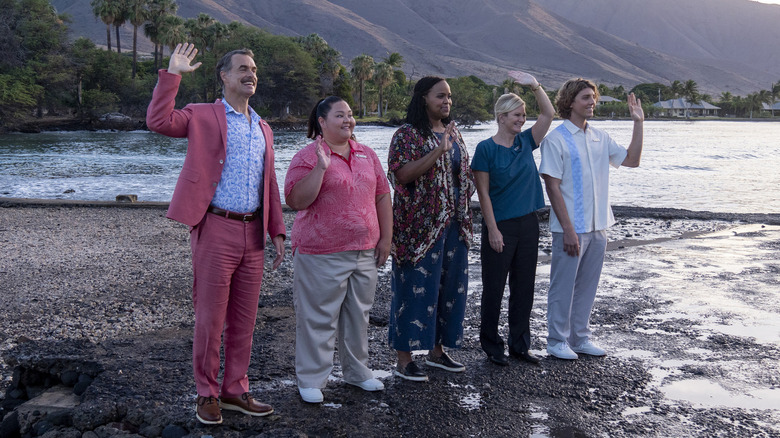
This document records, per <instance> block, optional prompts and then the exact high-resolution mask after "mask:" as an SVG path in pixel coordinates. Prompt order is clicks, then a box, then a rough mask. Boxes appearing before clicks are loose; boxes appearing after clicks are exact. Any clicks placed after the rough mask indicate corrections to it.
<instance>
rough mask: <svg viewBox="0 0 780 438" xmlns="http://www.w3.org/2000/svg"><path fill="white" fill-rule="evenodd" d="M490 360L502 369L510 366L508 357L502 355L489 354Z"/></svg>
mask: <svg viewBox="0 0 780 438" xmlns="http://www.w3.org/2000/svg"><path fill="white" fill-rule="evenodd" d="M488 360H490V361H491V362H493V363H494V364H496V365H501V366H502V367H505V366H507V365H509V359H507V358H506V356H505V355H504V354H503V353H501V354H488Z"/></svg>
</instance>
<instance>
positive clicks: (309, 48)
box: [297, 33, 341, 96]
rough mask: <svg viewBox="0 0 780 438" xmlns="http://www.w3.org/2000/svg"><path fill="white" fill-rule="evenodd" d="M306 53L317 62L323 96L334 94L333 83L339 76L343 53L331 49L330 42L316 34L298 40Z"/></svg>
mask: <svg viewBox="0 0 780 438" xmlns="http://www.w3.org/2000/svg"><path fill="white" fill-rule="evenodd" d="M297 41H298V44H300V45H301V46H302V47H303V49H304V50H306V52H308V53H309V54H310V55H311V56H312V57H314V59H315V60H316V61H317V72H318V73H319V75H320V88H321V93H320V94H321V95H322V96H327V95H329V94H332V93H333V83H334V81H335V80H336V78H337V77H338V76H339V71H340V70H341V64H340V63H339V58H340V57H341V53H339V51H338V50H336V49H334V48H333V47H330V46H329V45H328V42H327V41H325V40H324V39H323V38H322V37H321V36H319V35H318V34H316V33H312V34H309V35H307V36H305V37H299V38H297Z"/></svg>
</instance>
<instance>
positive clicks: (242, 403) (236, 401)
mask: <svg viewBox="0 0 780 438" xmlns="http://www.w3.org/2000/svg"><path fill="white" fill-rule="evenodd" d="M219 404H220V406H222V409H227V410H228V411H238V412H242V413H244V414H247V415H253V416H255V417H264V416H266V415H268V414H270V413H272V412H273V411H274V408H272V407H271V405H267V404H265V403H260V402H259V401H257V400H255V399H254V398H253V397H252V394H250V393H248V392H245V393H243V394H241V397H240V398H239V397H220V398H219Z"/></svg>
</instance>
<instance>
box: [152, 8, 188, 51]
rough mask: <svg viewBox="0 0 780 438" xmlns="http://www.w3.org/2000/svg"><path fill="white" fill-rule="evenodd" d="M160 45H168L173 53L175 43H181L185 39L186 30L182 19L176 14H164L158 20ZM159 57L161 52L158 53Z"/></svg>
mask: <svg viewBox="0 0 780 438" xmlns="http://www.w3.org/2000/svg"><path fill="white" fill-rule="evenodd" d="M159 31H160V34H159V36H158V38H159V39H160V45H161V46H168V49H170V51H171V53H173V49H174V47H176V44H179V43H183V42H185V41H186V40H187V31H186V29H184V19H183V18H181V17H179V16H178V15H166V16H165V17H163V19H162V21H161V22H160V27H159ZM160 59H162V53H160Z"/></svg>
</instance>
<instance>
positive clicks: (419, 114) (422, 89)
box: [406, 76, 450, 137]
mask: <svg viewBox="0 0 780 438" xmlns="http://www.w3.org/2000/svg"><path fill="white" fill-rule="evenodd" d="M443 80H445V79H444V78H442V77H439V76H425V77H424V78H421V79H420V80H419V81H417V83H416V84H415V85H414V94H412V100H410V101H409V106H408V107H407V108H406V123H409V124H410V125H412V126H414V128H415V129H417V130H418V131H419V132H420V134H422V136H423V137H432V136H433V131H432V130H431V128H432V126H431V121H430V120H429V119H428V112H427V111H426V110H425V99H423V96H425V95H426V94H428V91H430V90H431V88H433V87H434V85H436V84H438V83H439V82H441V81H443ZM442 123H444V125H448V124H449V123H450V118H449V117H447V118H445V119H442Z"/></svg>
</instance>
